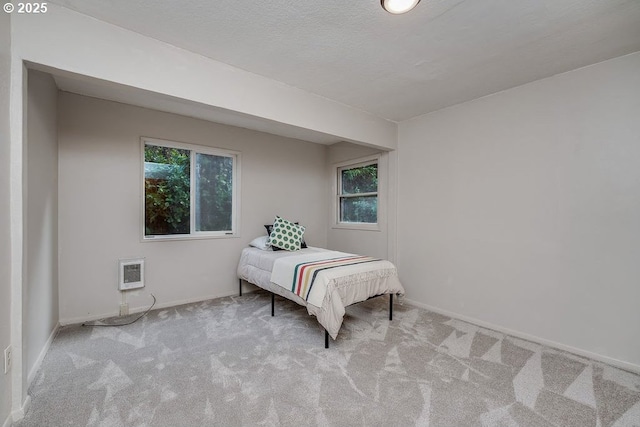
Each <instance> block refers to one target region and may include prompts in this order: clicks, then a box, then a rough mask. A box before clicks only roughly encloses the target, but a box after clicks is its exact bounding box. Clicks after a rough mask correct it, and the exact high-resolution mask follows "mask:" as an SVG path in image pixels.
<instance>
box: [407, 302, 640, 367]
mask: <svg viewBox="0 0 640 427" xmlns="http://www.w3.org/2000/svg"><path fill="white" fill-rule="evenodd" d="M403 301H404V303H406V304H408V305H412V306H414V307H419V308H424V309H425V310H429V311H432V312H434V313H438V314H442V315H444V316H447V317H453V318H456V319H459V320H463V321H465V322H468V323H473V324H474V325H477V326H481V327H483V328H487V329H493V330H494V331H498V332H502V333H504V334H507V335H511V336H514V337H516V338H521V339H523V340H527V341H533V342H535V343H538V344H542V345H545V346H547V347H553V348H556V349H558V350H564V351H568V352H569V353H573V354H576V355H578V356H582V357H586V358H587V359H592V360H596V361H598V362H602V363H606V364H608V365H611V366H615V367H617V368H620V369H624V370H625V371H629V372H633V373H635V374H640V365H636V364H634V363H629V362H625V361H622V360H618V359H614V358H612V357H608V356H604V355H602V354H597V353H592V352H590V351H587V350H583V349H580V348H576V347H571V346H569V345H566V344H562V343H559V342H556V341H551V340H548V339H545V338H540V337H537V336H535V335H530V334H527V333H524V332H520V331H515V330H513V329H509V328H504V327H502V326H499V325H494V324H492V323H489V322H485V321H482V320H480V319H476V318H473V317H469V316H465V315H462V314H459V313H454V312H451V311H448V310H443V309H440V308H438V307H433V306H430V305H428V304H423V303H421V302H418V301H414V300H410V299H407V298H403Z"/></svg>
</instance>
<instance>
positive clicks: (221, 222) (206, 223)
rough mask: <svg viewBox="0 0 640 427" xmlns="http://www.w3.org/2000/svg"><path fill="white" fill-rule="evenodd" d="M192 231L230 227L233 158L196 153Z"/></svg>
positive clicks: (224, 229) (229, 229)
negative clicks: (194, 227)
mask: <svg viewBox="0 0 640 427" xmlns="http://www.w3.org/2000/svg"><path fill="white" fill-rule="evenodd" d="M195 185H196V197H195V204H196V206H195V220H196V231H231V218H232V213H233V212H232V211H233V209H232V207H233V204H232V196H233V159H232V158H231V157H225V156H213V155H209V154H200V153H198V154H196V184H195Z"/></svg>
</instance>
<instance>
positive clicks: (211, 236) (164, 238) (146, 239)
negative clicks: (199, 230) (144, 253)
mask: <svg viewBox="0 0 640 427" xmlns="http://www.w3.org/2000/svg"><path fill="white" fill-rule="evenodd" d="M239 237H240V235H239V234H238V233H234V234H209V235H200V236H198V235H195V236H190V235H184V234H177V235H173V236H153V237H146V236H145V237H143V238H142V239H141V241H142V242H143V243H147V242H173V241H184V240H213V239H237V238H239Z"/></svg>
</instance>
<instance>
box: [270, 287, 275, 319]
mask: <svg viewBox="0 0 640 427" xmlns="http://www.w3.org/2000/svg"><path fill="white" fill-rule="evenodd" d="M275 310H276V294H274V293H271V317H273V316H275V315H276V314H275Z"/></svg>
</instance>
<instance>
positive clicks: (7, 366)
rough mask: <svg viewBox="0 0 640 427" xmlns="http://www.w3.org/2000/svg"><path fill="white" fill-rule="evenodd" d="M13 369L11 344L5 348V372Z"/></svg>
mask: <svg viewBox="0 0 640 427" xmlns="http://www.w3.org/2000/svg"><path fill="white" fill-rule="evenodd" d="M10 370H11V346H9V347H7V348H5V349H4V373H5V374H8V373H9V371H10Z"/></svg>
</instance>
